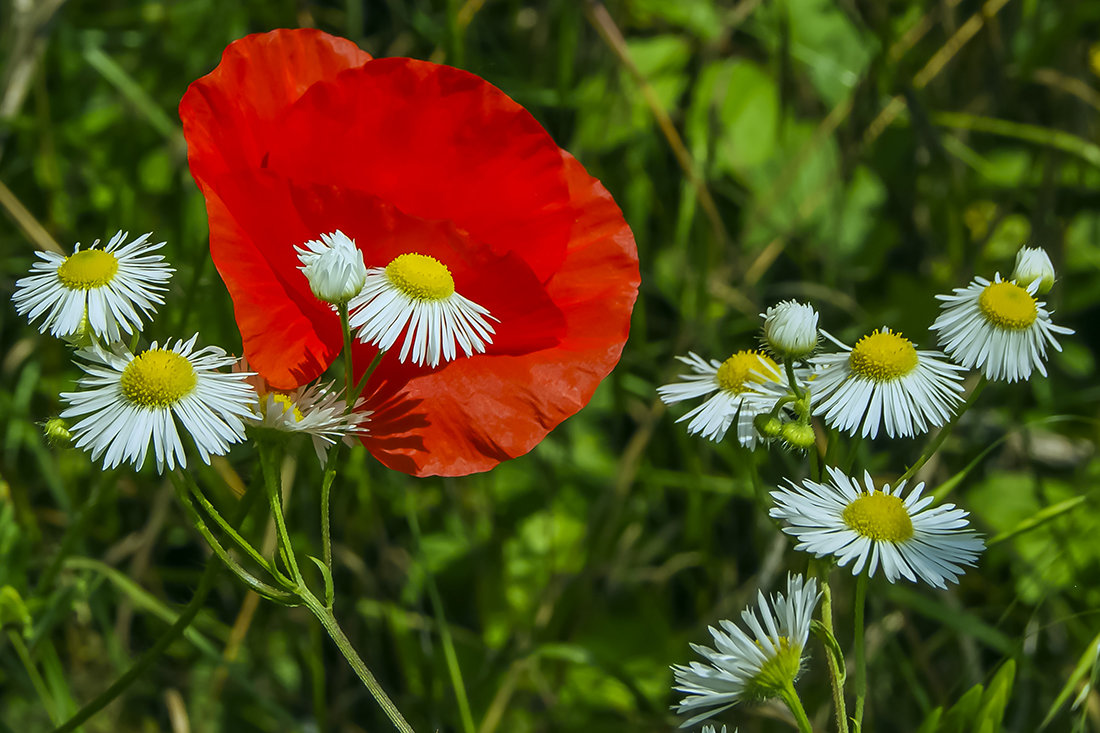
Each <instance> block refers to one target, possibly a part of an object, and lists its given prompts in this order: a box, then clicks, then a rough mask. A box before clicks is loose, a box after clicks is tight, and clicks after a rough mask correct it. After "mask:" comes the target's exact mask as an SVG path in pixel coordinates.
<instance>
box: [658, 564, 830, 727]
mask: <svg viewBox="0 0 1100 733" xmlns="http://www.w3.org/2000/svg"><path fill="white" fill-rule="evenodd" d="M819 597H820V594H819V593H818V591H817V580H815V579H814V578H810V579H809V580H808V581H806V580H804V579H803V578H802V576H801V575H788V576H787V594H786V595H784V594H782V593H776V594H774V595H773V596H772V599H771V602H770V603H769V602H768V600H767V599H766V598H765V597H764V594H763V593H758V594H757V609H756V610H755V611H754V610H753V609H752V608H751V607H750V608H746V609H745V610H744V611H743V612H742V613H741V620H742V622H743V623H744V626H745V627H746V628H747V629H748V632H751V633H747V632H746V631H745V630H743V629H742V628H740V627H739V626H737V624H735V623H733V622H732V621H726V620H723V621H720V622H719V625H720V626H721V627H722V628H721V629H716V628H714V627H711V629H710V635H711V637H712V638H713V639H714V646H715V648H714V649H711V648H710V647H706V646H702V645H701V644H692V645H691V648H692V649H694V650H695V651H696V652H697V653H699V654H700V655H701V656H702V657H704V658H705V659H706V664H703V663H700V662H692V663H691V664H690V665H687V666H684V665H675V666H673V668H672V671H673V673H674V674H675V677H676V684H675V686H674V687H673V689H675V690H676V691H678V692H683V693H684V694H685V695H686V696H685V697H684V698H683V699H682V700H680V705H679V707H678V708H677V712H678V713H681V714H684V713H688V714H691V715H692V717H691V718H689V719H688V720H686V721H684V722H683V723H682V724H681V726H680V727H682V728H684V727H687V726H689V725H694V724H696V723H699V722H701V721H703V720H706V719H707V718H709V717H711V716H712V715H717V714H718V713H720V712H722V711H723V710H726V709H728V708H730V707H732V706H733V705H735V704H736V703H738V702H742V701H748V702H752V701H757V700H766V699H769V698H773V697H778V696H779V694H780V693H781V692H782V691H784V690H786V689H787V688H788V687H790V686H791V685H793V684H794V681H795V678H796V677H798V674H799V672H800V671H801V670H802V651H803V649H804V648H805V647H806V640H807V638H808V637H809V635H810V622H811V620H812V618H813V612H814V607H815V606H817V600H818V598H819Z"/></svg>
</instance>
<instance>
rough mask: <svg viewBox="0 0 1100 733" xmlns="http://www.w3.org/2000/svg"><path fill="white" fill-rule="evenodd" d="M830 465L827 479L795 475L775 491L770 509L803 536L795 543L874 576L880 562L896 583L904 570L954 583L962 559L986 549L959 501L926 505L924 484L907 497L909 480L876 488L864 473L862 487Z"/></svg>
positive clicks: (971, 559)
mask: <svg viewBox="0 0 1100 733" xmlns="http://www.w3.org/2000/svg"><path fill="white" fill-rule="evenodd" d="M828 470H829V477H830V479H831V480H830V481H829V482H827V483H823V484H822V483H817V482H816V481H810V480H809V479H807V480H805V481H803V482H802V485H801V486H800V485H797V484H795V483H793V482H791V483H790V486H789V487H788V488H780V489H777V490H776V491H773V492H772V494H771V495H772V498H773V499H775V506H774V507H772V510H771V512H770V514H771V516H773V517H775V518H776V519H781V520H783V521H784V522H786V523H787V524H788V525H789V526H787V527H785V528H784V529H783V531H784V532H786V533H787V534H789V535H792V536H793V537H795V538H797V539H798V545H797V546H796V547H795V549H796V550H804V551H806V552H811V553H813V554H814V555H815V556H817V557H824V556H826V555H833V556H835V557H836V558H837V561H838V563H839V564H840V565H841V567H843V566H845V565H847V564H848V563H852V574H853V575H858V574H859V573H861V572H863V570H864V569H865V568H866V570H867V575H868V577H871V576H874V574H875V572H876V571H877V570H878V568H879V566H880V565H881V567H882V572H883V575H885V576H886V579H887V580H888V581H890V582H891V583H893V582H894V581H895V580H897V579H898V578H899V577H903V578H906V579H908V580H910V581H914V582H916V581H917V580H918V579H920V580H923V581H925V582H926V583H929V584H931V585H934V586H936V587H937V588H945V587H946V583H945V582H944V581H950V582H952V583H954V582H957V581H958V575H959V574H960V573H962V572H963V569H962V566H964V565H973V564H974V563H975V561H976V560H977V559H978V554H979V553H980V552H981V551H982V550H983V549H984V544H983V542H982V540H981V538H980V537H979V536H978V535H977V534H976V533H975V532H974V531H972V530H970V529H968V528H967V520H966V517H967V512H965V511H963V510H962V509H957V508H955V505H954V504H944V505H942V506H938V507H935V508H929V505H930V504H931V503H932V497H930V496H928V497H923V498H922V497H921V492H922V491H923V490H924V484H923V483H921V484H917V485H916V486H915V487H914V488H913V490H912V491H910V492H909V494H908V496H905V497H904V498H903V496H902V493H903V490H904V489H905V482H904V481H902V482H901V483H900V484H898V485H897V487H895V488H893V489H891V488H890V485H889V484H886V485H884V486H883V487H882V488H876V487H875V484H874V482H873V481H872V479H871V475H870V474H869V473H865V474H864V481H863V485H862V486H861V485H860V482H859V481H858V480H857V479H854V478H849V477H848V476H846V475H844V473H843V472H842V471H840V470H839V469H837V468H834V467H832V466H830V467H829V469H828Z"/></svg>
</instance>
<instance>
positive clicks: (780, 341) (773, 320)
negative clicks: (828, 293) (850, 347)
mask: <svg viewBox="0 0 1100 733" xmlns="http://www.w3.org/2000/svg"><path fill="white" fill-rule="evenodd" d="M760 316H761V317H762V318H763V319H764V343H765V344H767V346H768V348H769V349H771V351H772V353H774V354H776V355H777V356H779V357H782V358H787V359H804V358H806V357H807V356H809V355H810V354H812V353H813V350H814V349H815V348H817V311H816V310H814V308H813V306H812V305H806V304H805V303H799V302H798V301H796V300H784V301H782V302H780V303H779V304H777V305H773V306H772V307H771V308H768V309H767V310H766V311H764V312H763V313H761V314H760Z"/></svg>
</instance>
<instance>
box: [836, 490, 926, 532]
mask: <svg viewBox="0 0 1100 733" xmlns="http://www.w3.org/2000/svg"><path fill="white" fill-rule="evenodd" d="M842 516H843V518H844V523H845V524H847V525H848V526H849V527H850V528H851V529H853V530H854V531H856V532H858V533H859V534H861V535H863V536H864V537H869V538H870V539H872V540H876V541H880V542H905V541H906V540H908V539H909V538H910V537H912V536H913V520H911V519H910V518H909V512H908V511H906V510H905V505H904V504H903V503H902V501H901V499H900V498H899V497H897V496H892V495H890V494H887V493H885V492H882V491H875V492H874V493H871V494H860V496H859V498H858V499H856V500H855V501H853V502H852V503H851V504H849V505H848V506H846V507H844V513H843V515H842Z"/></svg>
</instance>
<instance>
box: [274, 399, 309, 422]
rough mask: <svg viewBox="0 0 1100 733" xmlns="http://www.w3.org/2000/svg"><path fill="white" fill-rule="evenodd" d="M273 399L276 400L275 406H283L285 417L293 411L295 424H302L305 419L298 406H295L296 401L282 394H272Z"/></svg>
mask: <svg viewBox="0 0 1100 733" xmlns="http://www.w3.org/2000/svg"><path fill="white" fill-rule="evenodd" d="M271 399H272V400H274V402H275V404H277V405H282V408H283V414H284V415H285V414H286V413H288V412H291V411H293V412H292V414H293V415H294V422H301V421H302V418H303V417H305V416H304V415H302V411H301V410H299V409H298V405H296V404H294V400H292V399H290V397H289V396H288V395H285V394H282V393H281V392H272V393H271Z"/></svg>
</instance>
